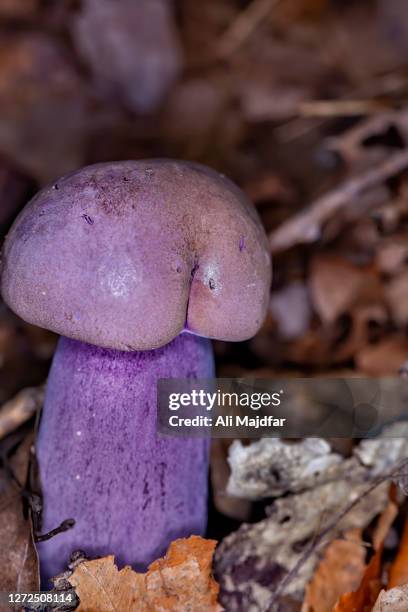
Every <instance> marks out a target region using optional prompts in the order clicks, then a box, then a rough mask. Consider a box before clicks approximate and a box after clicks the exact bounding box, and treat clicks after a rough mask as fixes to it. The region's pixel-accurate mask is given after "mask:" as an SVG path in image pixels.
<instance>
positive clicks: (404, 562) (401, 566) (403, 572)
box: [387, 520, 408, 589]
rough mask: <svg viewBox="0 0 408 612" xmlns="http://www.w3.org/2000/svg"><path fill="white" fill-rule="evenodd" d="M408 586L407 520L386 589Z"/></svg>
mask: <svg viewBox="0 0 408 612" xmlns="http://www.w3.org/2000/svg"><path fill="white" fill-rule="evenodd" d="M405 584H408V520H407V521H406V523H405V527H404V533H403V534H402V539H401V543H400V546H399V550H398V554H397V557H396V559H395V561H394V563H393V564H392V565H391V569H390V575H389V580H388V587H387V588H388V589H392V588H393V587H397V586H402V585H405Z"/></svg>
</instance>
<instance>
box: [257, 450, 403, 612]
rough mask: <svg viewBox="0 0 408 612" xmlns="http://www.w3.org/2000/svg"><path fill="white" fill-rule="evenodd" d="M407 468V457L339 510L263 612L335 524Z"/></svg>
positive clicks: (271, 608)
mask: <svg viewBox="0 0 408 612" xmlns="http://www.w3.org/2000/svg"><path fill="white" fill-rule="evenodd" d="M407 468H408V459H404V460H403V461H402V462H400V463H399V465H398V466H396V467H395V468H393V469H392V470H391V471H390V472H388V473H387V474H385V475H383V476H379V477H378V478H377V479H375V480H374V482H373V483H372V484H371V485H370V486H369V487H367V489H366V490H365V491H364V492H363V493H362V494H361V496H360V497H357V498H356V499H355V500H353V501H352V502H350V503H349V504H348V505H347V506H346V507H345V508H343V510H341V511H340V512H339V513H338V514H337V515H336V516H335V517H334V518H333V520H332V521H330V522H329V523H328V524H327V525H326V527H325V528H324V529H323V531H321V532H320V533H319V534H318V535H317V536H316V537H315V538H314V539H313V540H312V542H311V543H310V544H309V545H308V546H307V547H306V548H305V550H304V552H303V554H302V555H301V556H300V557H299V559H298V560H297V562H296V563H295V565H294V566H293V568H292V569H291V570H290V571H289V572H288V573H287V574H286V575H285V576H284V578H283V579H282V580H281V582H280V583H279V584H278V586H277V587H276V589H275V591H274V592H273V594H272V597H271V599H270V600H269V603H268V605H267V607H266V608H265V612H274V611H275V610H276V605H277V604H278V598H279V597H280V595H281V594H282V592H283V590H284V589H285V587H286V586H287V585H288V584H289V582H291V580H293V578H295V577H296V576H297V575H298V573H299V570H300V569H301V567H303V565H304V564H305V563H306V561H307V560H308V559H309V557H310V556H311V555H312V554H313V552H314V551H315V550H317V549H318V548H319V546H321V545H322V544H323V542H324V540H325V538H326V537H327V536H328V535H330V534H331V533H332V531H333V530H334V529H335V528H336V527H337V525H338V524H339V523H340V522H341V521H342V519H343V518H344V517H345V516H346V515H347V514H348V513H349V512H351V510H353V509H354V508H355V507H356V506H358V504H359V503H360V502H361V500H362V499H363V498H364V497H367V496H368V495H370V494H371V493H372V492H373V491H374V490H375V489H376V488H377V487H379V486H380V485H381V484H383V483H384V482H386V481H387V480H393V479H395V478H397V477H398V476H399V475H400V474H401V473H402V472H404V471H405V470H406V469H407Z"/></svg>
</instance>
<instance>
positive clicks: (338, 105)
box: [299, 100, 387, 117]
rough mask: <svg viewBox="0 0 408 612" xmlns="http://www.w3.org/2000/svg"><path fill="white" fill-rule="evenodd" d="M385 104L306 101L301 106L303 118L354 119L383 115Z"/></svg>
mask: <svg viewBox="0 0 408 612" xmlns="http://www.w3.org/2000/svg"><path fill="white" fill-rule="evenodd" d="M386 108H387V107H385V105H384V103H382V102H379V101H377V100H306V101H305V102H302V103H301V104H300V106H299V114H300V115H302V116H303V117H353V116H356V115H371V114H374V113H380V112H381V113H383V112H384V109H386Z"/></svg>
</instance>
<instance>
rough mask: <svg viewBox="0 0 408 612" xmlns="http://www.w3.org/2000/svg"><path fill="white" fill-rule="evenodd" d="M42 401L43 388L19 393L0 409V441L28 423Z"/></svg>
mask: <svg viewBox="0 0 408 612" xmlns="http://www.w3.org/2000/svg"><path fill="white" fill-rule="evenodd" d="M43 401H44V386H41V387H29V388H27V389H23V390H22V391H20V392H19V393H18V394H17V395H16V396H15V397H13V399H11V400H9V401H8V402H6V403H5V404H3V406H2V407H1V408H0V440H1V439H2V438H4V437H5V436H7V435H8V434H9V433H11V432H13V431H14V430H16V429H17V428H18V427H20V425H22V424H23V423H25V422H26V421H28V420H29V419H30V418H31V417H32V416H33V414H34V413H35V412H37V410H39V409H40V408H41V406H42V404H43Z"/></svg>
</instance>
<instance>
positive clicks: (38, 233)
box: [2, 160, 271, 350]
mask: <svg viewBox="0 0 408 612" xmlns="http://www.w3.org/2000/svg"><path fill="white" fill-rule="evenodd" d="M270 278H271V265H270V258H269V254H268V244H267V240H266V236H265V233H264V230H263V228H262V225H261V223H260V221H259V218H258V216H257V213H256V211H255V209H254V208H253V207H252V205H251V203H250V202H248V200H247V199H246V197H245V195H244V194H243V193H242V192H241V191H240V190H239V189H238V188H237V187H236V186H235V185H234V184H233V183H231V182H230V181H229V180H228V179H226V178H225V177H224V176H222V175H220V174H218V173H216V172H215V171H213V170H210V169H209V168H206V167H205V166H200V165H198V164H193V163H188V162H181V161H171V160H146V161H125V162H114V163H106V164H97V165H93V166H87V167H85V168H83V169H81V170H79V171H77V172H74V173H72V174H70V175H68V176H66V177H64V178H62V179H60V180H59V181H58V182H56V183H55V184H53V185H50V186H49V187H46V188H45V189H43V190H42V191H40V192H39V193H38V194H37V196H36V197H35V198H34V199H33V200H31V202H29V203H28V204H27V206H26V207H25V209H24V210H23V211H22V213H21V214H20V215H19V217H18V218H17V219H16V221H15V223H14V225H13V227H12V229H11V231H10V233H9V235H8V236H7V239H6V241H5V245H4V249H3V269H2V294H3V298H4V300H5V302H6V303H7V304H8V305H9V306H10V308H11V309H12V310H13V311H14V312H16V313H17V314H18V315H19V316H21V317H22V318H23V319H24V320H26V321H28V322H29V323H33V324H35V325H38V326H40V327H45V328H47V329H50V330H52V331H54V332H57V333H59V334H61V335H64V336H67V337H69V338H75V339H77V340H81V341H83V342H88V343H91V344H95V345H98V346H103V347H108V348H114V349H119V350H146V349H152V348H157V347H159V346H163V345H164V344H167V343H168V342H170V341H171V340H172V339H173V338H175V337H176V336H177V335H178V334H179V333H180V332H181V331H182V330H183V329H186V330H188V331H190V332H192V333H196V334H198V335H201V336H206V337H208V338H217V339H220V340H228V341H240V340H245V339H248V338H250V337H252V336H253V335H254V334H255V333H256V332H257V330H258V329H259V327H260V325H261V324H262V321H263V319H264V316H265V313H266V308H267V303H268V296H269V286H270Z"/></svg>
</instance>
